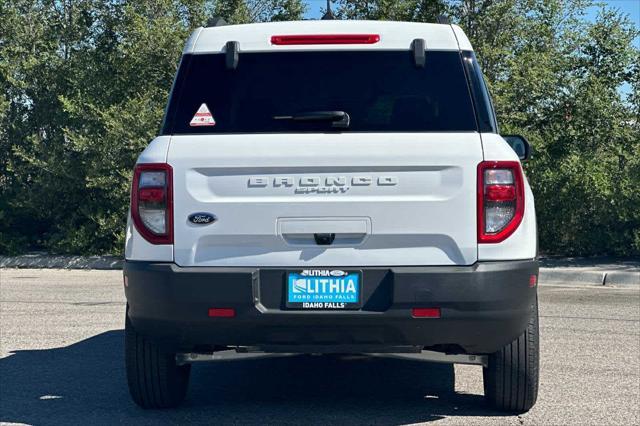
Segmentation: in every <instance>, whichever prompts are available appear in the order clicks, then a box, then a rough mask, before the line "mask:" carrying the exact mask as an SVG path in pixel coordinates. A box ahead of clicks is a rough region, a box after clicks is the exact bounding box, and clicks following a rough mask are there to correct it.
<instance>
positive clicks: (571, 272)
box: [538, 267, 640, 286]
mask: <svg viewBox="0 0 640 426" xmlns="http://www.w3.org/2000/svg"><path fill="white" fill-rule="evenodd" d="M538 282H539V283H540V285H545V284H557V283H563V284H567V283H570V284H583V285H593V286H603V285H604V286H611V285H614V286H627V285H631V286H640V271H639V270H635V271H634V270H627V271H615V270H606V269H604V270H603V269H588V268H578V267H576V268H571V267H569V268H546V267H541V268H540V275H539V277H538Z"/></svg>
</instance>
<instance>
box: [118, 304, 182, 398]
mask: <svg viewBox="0 0 640 426" xmlns="http://www.w3.org/2000/svg"><path fill="white" fill-rule="evenodd" d="M124 330H125V331H124V333H125V342H124V347H125V364H126V368H127V382H128V384H129V393H130V394H131V398H132V399H133V401H134V402H135V403H136V404H138V405H139V406H140V407H142V408H172V407H176V406H178V405H179V404H180V403H181V402H182V401H183V400H184V397H185V395H186V394H187V387H188V385H189V375H190V373H191V366H190V365H182V366H180V365H177V364H176V354H175V353H170V352H167V351H164V350H162V349H161V348H160V347H159V346H158V345H157V344H154V343H153V342H151V341H149V340H148V339H146V338H145V337H144V336H142V335H141V334H138V333H137V332H136V330H135V329H134V328H133V326H132V324H131V321H130V320H129V316H128V315H126V319H125V327H124Z"/></svg>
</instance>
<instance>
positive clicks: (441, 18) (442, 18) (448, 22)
mask: <svg viewBox="0 0 640 426" xmlns="http://www.w3.org/2000/svg"><path fill="white" fill-rule="evenodd" d="M436 22H437V23H438V24H445V25H451V20H450V19H449V17H448V16H447V15H438V16H437V17H436Z"/></svg>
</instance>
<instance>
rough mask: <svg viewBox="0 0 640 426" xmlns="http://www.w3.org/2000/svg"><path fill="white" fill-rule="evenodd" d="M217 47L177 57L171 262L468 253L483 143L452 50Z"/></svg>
mask: <svg viewBox="0 0 640 426" xmlns="http://www.w3.org/2000/svg"><path fill="white" fill-rule="evenodd" d="M225 59H226V58H225V55H224V54H219V53H217V54H199V55H185V56H184V57H183V61H182V64H181V67H180V71H179V73H178V77H177V79H176V84H175V87H174V92H173V94H172V96H171V101H170V105H169V108H168V112H167V116H166V119H165V125H164V133H165V134H171V135H172V138H171V144H170V147H169V153H168V162H169V164H171V166H172V167H173V176H174V194H175V195H174V236H175V237H174V250H175V253H174V254H175V261H176V263H177V264H178V265H181V266H274V267H282V266H286V267H298V266H393V265H468V264H472V263H474V262H475V261H476V259H477V241H476V240H477V238H476V196H475V192H476V169H477V165H478V163H479V162H480V161H482V146H481V141H480V136H479V134H478V132H477V125H476V120H475V115H474V111H473V107H472V102H471V98H470V95H469V88H468V85H467V81H466V78H465V74H464V69H463V65H462V60H461V57H460V53H459V52H458V51H433V52H428V53H427V58H426V65H425V66H424V67H417V66H415V64H414V63H413V60H412V55H411V53H410V52H409V51H376V50H369V51H314V52H304V51H295V52H277V53H276V52H260V53H259V52H256V53H242V54H241V55H240V58H239V63H238V64H237V67H236V68H235V69H233V68H230V67H228V66H227V65H226V61H225ZM346 116H348V119H347V118H346ZM347 122H348V123H347ZM194 213H209V214H212V215H214V216H215V218H216V220H215V221H214V222H213V223H209V224H202V223H192V222H191V221H190V220H189V216H191V215H193V214H194Z"/></svg>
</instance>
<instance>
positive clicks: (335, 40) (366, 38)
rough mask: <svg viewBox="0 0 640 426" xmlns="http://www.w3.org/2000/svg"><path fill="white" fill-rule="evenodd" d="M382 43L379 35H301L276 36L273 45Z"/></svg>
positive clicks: (272, 38)
mask: <svg viewBox="0 0 640 426" xmlns="http://www.w3.org/2000/svg"><path fill="white" fill-rule="evenodd" d="M379 41H380V35H378V34H300V35H274V36H271V44H275V45H277V46H287V45H289V46H290V45H309V44H374V43H377V42H379Z"/></svg>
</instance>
